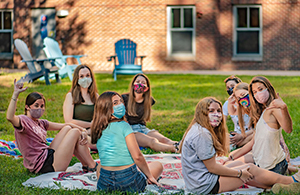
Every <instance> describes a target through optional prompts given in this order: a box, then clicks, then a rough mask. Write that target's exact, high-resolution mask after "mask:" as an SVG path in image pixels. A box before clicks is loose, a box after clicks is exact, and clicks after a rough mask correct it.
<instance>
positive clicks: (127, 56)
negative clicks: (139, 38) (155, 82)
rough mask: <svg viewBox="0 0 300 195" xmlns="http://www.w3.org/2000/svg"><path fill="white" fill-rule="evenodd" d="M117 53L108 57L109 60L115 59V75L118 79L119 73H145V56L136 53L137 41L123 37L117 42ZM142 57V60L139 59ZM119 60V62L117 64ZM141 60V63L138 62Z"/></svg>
mask: <svg viewBox="0 0 300 195" xmlns="http://www.w3.org/2000/svg"><path fill="white" fill-rule="evenodd" d="M115 53H116V54H115V55H114V56H109V57H107V60H108V61H111V60H112V59H113V60H114V71H113V77H114V79H115V80H117V75H118V74H123V75H135V74H138V73H143V71H142V64H143V58H145V57H146V56H137V55H136V43H134V42H133V41H131V40H130V39H121V40H119V41H118V42H116V43H115ZM138 58H140V60H138ZM117 61H118V64H117ZM138 61H140V63H138Z"/></svg>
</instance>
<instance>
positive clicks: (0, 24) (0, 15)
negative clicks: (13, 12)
mask: <svg viewBox="0 0 300 195" xmlns="http://www.w3.org/2000/svg"><path fill="white" fill-rule="evenodd" d="M2 14H3V12H0V29H2Z"/></svg>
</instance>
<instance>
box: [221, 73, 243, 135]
mask: <svg viewBox="0 0 300 195" xmlns="http://www.w3.org/2000/svg"><path fill="white" fill-rule="evenodd" d="M240 82H242V80H241V79H240V78H238V77H236V76H234V75H231V76H230V77H227V78H226V79H225V80H224V83H225V86H226V91H227V93H228V95H229V98H228V100H226V101H225V103H224V105H223V113H224V116H225V120H227V117H228V115H229V113H228V104H232V105H234V106H235V107H237V105H238V104H237V102H236V101H235V98H234V97H233V95H232V93H233V88H234V87H235V86H236V85H237V84H238V83H240ZM230 118H231V120H232V122H233V124H234V131H239V130H238V129H239V126H238V125H239V124H238V118H237V116H236V115H230Z"/></svg>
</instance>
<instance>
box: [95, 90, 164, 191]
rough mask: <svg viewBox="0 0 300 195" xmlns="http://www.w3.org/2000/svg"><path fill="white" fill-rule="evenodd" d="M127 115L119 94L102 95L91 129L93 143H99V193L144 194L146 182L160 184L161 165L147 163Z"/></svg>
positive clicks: (158, 163) (109, 92) (96, 107)
mask: <svg viewBox="0 0 300 195" xmlns="http://www.w3.org/2000/svg"><path fill="white" fill-rule="evenodd" d="M124 115H125V106H124V103H123V100H122V98H121V96H120V95H119V94H118V93H116V92H111V91H108V92H104V93H102V94H101V95H100V96H99V98H98V99H97V101H96V105H95V113H94V117H93V122H92V127H91V132H92V134H91V138H92V144H97V149H98V152H99V158H100V160H101V169H100V172H99V168H100V166H99V168H98V171H97V176H98V178H99V179H98V183H97V189H98V190H104V191H114V190H118V191H123V192H125V191H127V192H143V191H144V189H145V187H146V185H147V181H148V183H150V184H156V185H158V183H157V181H156V180H157V179H158V177H159V176H160V174H161V173H162V170H163V167H162V165H161V163H160V162H152V163H149V164H147V162H146V160H145V158H144V157H143V154H142V153H141V151H140V149H139V147H138V144H137V141H136V139H135V135H134V133H133V131H132V129H131V127H130V125H129V124H128V123H127V122H126V121H125V118H124ZM137 167H138V168H139V170H140V171H139V170H138V169H137ZM99 173H100V176H99Z"/></svg>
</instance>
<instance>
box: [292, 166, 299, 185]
mask: <svg viewBox="0 0 300 195" xmlns="http://www.w3.org/2000/svg"><path fill="white" fill-rule="evenodd" d="M293 177H294V179H295V180H297V181H298V182H300V169H298V172H297V173H295V174H294V175H293Z"/></svg>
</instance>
